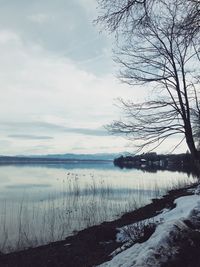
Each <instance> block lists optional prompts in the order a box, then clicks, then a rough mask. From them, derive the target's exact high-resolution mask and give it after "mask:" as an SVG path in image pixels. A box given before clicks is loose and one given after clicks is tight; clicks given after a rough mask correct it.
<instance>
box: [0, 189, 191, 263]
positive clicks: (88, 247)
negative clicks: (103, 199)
mask: <svg viewBox="0 0 200 267" xmlns="http://www.w3.org/2000/svg"><path fill="white" fill-rule="evenodd" d="M187 189H188V188H184V189H179V190H173V191H170V192H169V193H168V194H167V195H165V196H164V197H163V198H161V199H155V200H153V201H152V203H151V204H149V205H146V206H145V207H143V208H140V209H138V210H136V211H133V212H129V213H127V214H124V215H123V216H122V217H121V218H120V219H117V220H115V221H112V222H104V223H102V224H100V225H98V226H93V227H90V228H88V229H85V230H83V231H80V232H78V233H77V234H76V235H74V236H70V237H67V238H66V239H65V240H63V241H58V242H54V243H51V244H48V245H45V246H41V247H37V248H30V249H27V250H25V251H21V252H15V253H10V254H5V255H3V254H1V255H0V267H27V266H29V267H33V266H34V267H35V266H37V267H64V266H65V267H92V266H95V265H98V264H100V263H102V262H104V261H107V260H109V256H108V255H109V254H110V253H111V252H112V251H113V250H115V249H116V248H118V247H119V246H120V244H119V243H117V242H116V241H115V238H116V233H117V230H116V228H118V227H122V226H124V225H127V224H131V223H134V222H137V221H140V220H144V219H147V218H150V217H153V216H155V215H157V214H158V213H159V212H160V211H161V210H163V209H164V208H170V207H171V208H173V207H174V203H173V202H174V200H175V199H176V198H178V197H181V196H185V195H189V194H192V193H189V192H188V191H187ZM180 253H183V252H181V251H180ZM174 266H175V265H174ZM176 266H181V265H176ZM182 266H183V265H182Z"/></svg>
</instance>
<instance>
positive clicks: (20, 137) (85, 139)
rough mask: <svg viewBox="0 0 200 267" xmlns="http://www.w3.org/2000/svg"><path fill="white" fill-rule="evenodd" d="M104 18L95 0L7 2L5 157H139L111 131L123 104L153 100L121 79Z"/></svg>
mask: <svg viewBox="0 0 200 267" xmlns="http://www.w3.org/2000/svg"><path fill="white" fill-rule="evenodd" d="M97 14H98V11H97V4H96V1H95V0H73V1H69V0H58V1H55V0H34V1H27V0H17V1H16V0H0V93H1V98H0V154H1V155H22V154H23V155H32V154H53V153H84V154H85V153H119V152H123V151H129V152H132V151H134V148H133V146H132V144H130V142H129V141H127V140H126V139H124V138H123V137H120V136H111V135H110V134H109V133H108V132H107V131H106V130H105V128H104V126H105V125H107V124H109V123H111V122H112V121H113V120H114V119H118V118H119V117H120V116H121V115H120V110H119V109H118V108H117V107H116V105H115V103H116V99H117V98H119V97H124V98H126V99H132V100H134V101H141V100H142V99H144V98H145V97H147V94H148V93H147V92H146V89H144V88H136V87H135V88H133V87H132V88H131V87H130V86H128V85H126V84H122V83H121V82H120V81H119V80H118V79H117V78H116V72H117V66H116V65H115V64H114V62H113V60H112V56H113V55H112V48H113V38H112V36H110V35H108V34H107V33H106V32H105V31H101V32H100V29H99V27H98V26H95V25H94V23H93V20H94V19H95V18H96V17H97ZM170 142H172V141H170ZM170 146H171V143H168V144H167V145H166V146H165V147H164V148H162V149H163V151H165V149H166V148H167V149H170Z"/></svg>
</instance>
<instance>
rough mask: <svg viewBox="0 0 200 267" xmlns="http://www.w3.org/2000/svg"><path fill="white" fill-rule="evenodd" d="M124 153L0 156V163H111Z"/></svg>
mask: <svg viewBox="0 0 200 267" xmlns="http://www.w3.org/2000/svg"><path fill="white" fill-rule="evenodd" d="M121 154H124V153H120V154H119V153H118V154H117V153H116V154H115V153H108V154H107V153H97V154H72V153H67V154H50V155H29V156H25V155H20V156H0V163H56V162H67V161H70V162H72V161H113V160H114V158H116V157H119V156H120V155H121Z"/></svg>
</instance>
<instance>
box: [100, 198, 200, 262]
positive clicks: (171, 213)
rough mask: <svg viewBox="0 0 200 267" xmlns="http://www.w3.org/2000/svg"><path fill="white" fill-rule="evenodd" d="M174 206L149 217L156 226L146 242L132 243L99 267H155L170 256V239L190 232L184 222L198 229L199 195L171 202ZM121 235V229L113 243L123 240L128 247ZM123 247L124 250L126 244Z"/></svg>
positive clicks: (172, 252) (172, 247) (173, 247)
mask: <svg viewBox="0 0 200 267" xmlns="http://www.w3.org/2000/svg"><path fill="white" fill-rule="evenodd" d="M175 203H176V207H175V208H174V209H172V210H166V209H165V210H163V212H162V213H161V214H159V215H157V216H155V217H154V218H153V221H154V222H159V225H158V226H157V227H156V230H155V232H154V233H153V234H152V236H151V237H150V238H149V239H148V240H147V241H146V242H144V243H140V244H139V243H136V244H134V245H133V246H131V247H129V248H128V249H126V250H125V251H123V252H121V253H120V254H117V253H115V252H114V253H112V255H115V254H117V255H116V256H115V257H114V258H113V259H112V260H111V261H108V262H106V263H103V264H101V265H99V267H100V266H101V267H144V266H145V267H158V266H160V265H161V264H162V263H163V262H166V261H167V260H168V259H169V258H171V257H173V256H174V255H175V254H176V252H177V247H176V242H174V239H175V238H176V237H177V236H178V235H179V236H180V234H181V236H183V235H187V233H188V232H189V231H190V228H189V227H188V226H187V225H186V224H185V223H184V220H185V219H187V220H190V221H191V222H192V223H194V224H195V225H198V226H200V196H199V195H191V196H185V197H180V198H178V199H176V200H175ZM127 227H128V226H127ZM125 232H126V231H124V230H123V228H121V229H120V232H119V233H118V235H117V240H118V241H123V242H124V241H126V242H127V244H129V246H130V240H129V239H128V237H127V235H126V234H124V233H125ZM123 246H124V247H126V243H125V244H124V245H123ZM118 250H119V249H118ZM117 252H119V251H117Z"/></svg>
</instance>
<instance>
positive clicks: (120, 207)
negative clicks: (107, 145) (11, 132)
mask: <svg viewBox="0 0 200 267" xmlns="http://www.w3.org/2000/svg"><path fill="white" fill-rule="evenodd" d="M193 182H196V179H195V178H193V177H188V176H187V174H183V173H178V172H174V173H171V172H169V171H158V172H157V173H156V174H155V173H147V172H143V171H141V170H136V169H132V170H127V169H126V170H121V169H118V168H115V167H114V166H113V165H112V163H104V164H102V163H101V164H97V163H95V164H77V163H76V164H58V165H52V164H51V165H42V166H41V165H34V166H32V165H23V166H22V165H20V166H17V165H12V166H1V167H0V184H1V187H0V225H1V228H0V250H1V251H11V250H16V249H22V248H26V247H29V246H37V245H41V244H45V243H48V242H50V241H55V240H59V239H63V238H64V237H66V236H67V235H69V234H71V233H73V231H75V230H80V229H83V228H86V227H88V226H91V225H94V224H97V223H101V222H103V221H106V220H107V221H108V220H112V219H114V218H116V217H117V216H120V215H121V214H122V213H124V212H127V211H130V210H133V209H135V208H137V207H140V206H142V205H144V204H146V203H148V202H149V201H150V200H151V199H152V198H155V197H158V196H159V195H162V194H164V193H165V192H166V191H167V190H168V189H170V188H174V187H179V186H181V185H185V184H188V183H193Z"/></svg>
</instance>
